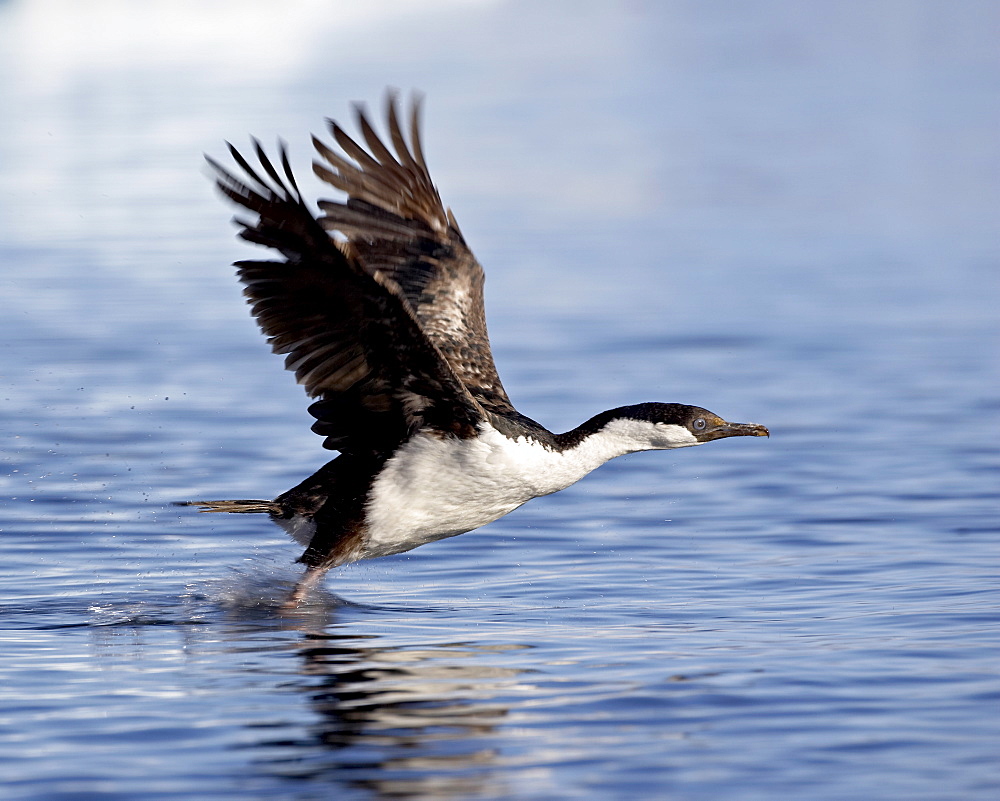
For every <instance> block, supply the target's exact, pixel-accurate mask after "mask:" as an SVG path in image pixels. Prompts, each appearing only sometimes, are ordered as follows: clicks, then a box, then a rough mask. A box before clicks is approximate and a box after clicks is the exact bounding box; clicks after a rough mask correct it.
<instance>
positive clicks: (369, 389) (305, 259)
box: [209, 141, 483, 453]
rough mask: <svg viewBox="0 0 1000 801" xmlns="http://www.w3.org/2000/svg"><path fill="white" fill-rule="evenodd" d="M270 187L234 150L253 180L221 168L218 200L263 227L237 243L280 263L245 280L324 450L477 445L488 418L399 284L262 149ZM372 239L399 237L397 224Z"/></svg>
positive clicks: (243, 265)
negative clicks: (309, 203) (420, 440)
mask: <svg viewBox="0 0 1000 801" xmlns="http://www.w3.org/2000/svg"><path fill="white" fill-rule="evenodd" d="M254 145H255V148H256V154H257V158H258V160H259V161H260V166H261V168H262V169H263V172H264V176H261V175H260V174H259V173H258V172H257V171H256V170H255V169H254V168H253V167H251V166H250V164H249V163H248V162H247V160H246V159H244V158H243V156H241V155H240V154H239V153H238V152H237V151H236V149H235V148H234V147H232V145H230V147H229V149H230V152H231V153H232V156H233V159H234V160H235V161H236V163H237V164H238V165H239V166H240V168H241V169H242V170H243V172H244V173H245V176H246V177H241V178H237V177H236V176H234V175H233V174H232V173H230V172H229V171H227V170H226V169H224V168H223V167H221V166H220V165H219V164H217V163H216V162H215V161H213V160H212V159H209V163H210V164H211V165H212V166H213V167H214V168H215V170H216V172H217V183H218V186H219V189H220V190H221V191H222V192H223V194H225V195H226V196H227V197H229V198H230V199H231V200H233V201H235V202H236V203H238V204H239V205H241V206H243V207H244V208H246V209H249V210H250V211H252V212H254V213H255V214H256V215H257V216H258V219H257V221H256V222H255V223H254V222H246V221H243V220H239V219H237V220H236V222H237V223H238V224H239V225H241V226H242V228H243V230H242V231H241V232H240V236H241V237H242V238H243V239H246V240H248V241H250V242H255V243H257V244H259V245H265V246H267V247H270V248H274V249H275V250H277V251H278V252H280V253H281V255H282V256H284V260H278V261H240V262H237V263H236V266H237V267H238V268H239V278H240V280H241V281H242V282H243V284H244V285H245V287H246V288H245V289H244V294H245V295H246V297H247V298H248V300H249V302H250V303H252V304H253V315H254V317H256V318H257V322H258V323H259V324H260V327H261V329H262V330H263V332H264V333H265V334H266V335H267V338H268V342H269V343H270V344H271V348H272V349H273V350H274V352H275V353H284V354H287V357H286V360H285V366H286V368H288V369H289V370H293V371H294V372H295V377H296V378H297V379H298V382H299V383H300V384H302V385H304V387H305V389H306V392H307V393H308V394H309V395H310V396H311V397H319V398H320V400H319V401H318V402H317V403H315V404H313V406H312V407H311V408H310V411H311V412H312V413H313V414H314V415H315V416H316V417H317V418H318V422H317V423H316V425H314V426H313V430H314V431H316V432H317V433H319V434H322V435H324V436H326V437H327V439H326V442H325V443H324V444H325V446H326V447H328V448H331V449H334V450H340V451H344V452H348V453H361V452H368V453H372V452H374V453H388V452H391V450H392V449H393V448H394V447H395V445H397V444H398V443H399V442H400V441H402V440H403V439H404V438H405V437H406V436H407V435H408V434H409V433H412V432H413V431H414V430H416V429H417V428H422V427H431V428H436V429H438V430H441V431H445V432H450V433H455V434H457V435H459V436H470V435H471V434H472V433H473V432H474V426H475V425H476V423H477V422H478V421H479V420H481V419H482V417H483V413H482V410H481V409H480V408H479V407H478V405H477V404H476V403H475V401H474V400H473V399H472V397H471V396H470V395H469V393H468V391H467V390H466V389H465V388H464V387H463V386H462V384H461V382H460V381H459V380H458V379H457V378H456V376H455V374H454V373H453V372H452V370H451V368H450V367H449V366H448V364H447V362H445V360H444V359H443V358H442V357H441V354H440V352H439V351H438V350H437V348H435V347H434V345H433V344H432V343H431V342H430V341H429V340H428V339H427V337H425V336H424V334H423V332H422V331H421V329H420V325H419V323H418V322H417V320H416V319H415V318H414V316H413V313H412V311H411V309H410V307H409V304H408V303H407V301H406V300H405V299H404V298H403V297H402V296H401V295H400V293H399V291H398V289H397V288H396V287H394V286H393V285H392V284H391V282H389V281H386V280H383V279H382V278H381V277H380V276H378V275H377V274H375V275H373V274H372V273H370V272H369V271H367V270H365V269H364V268H363V267H362V266H361V265H360V264H359V263H358V261H357V259H356V258H354V257H352V256H351V255H350V254H349V253H348V252H345V250H344V249H342V248H341V247H339V246H338V243H336V242H334V241H333V239H331V237H330V235H329V234H327V232H326V231H324V230H323V228H322V227H321V226H320V224H319V222H318V221H317V220H316V218H315V217H314V216H313V214H312V213H311V212H310V211H309V209H308V208H307V207H306V205H305V203H304V202H303V200H302V196H301V194H300V193H299V189H298V187H297V186H296V183H295V179H294V177H293V176H292V171H291V168H290V167H289V164H288V158H287V155H286V153H285V148H284V146H283V145H282V147H281V167H282V172H283V174H284V177H282V175H280V174H279V173H278V170H277V169H275V167H274V165H273V164H272V163H271V161H270V160H269V159H268V158H267V156H266V155H265V154H264V151H263V149H262V148H261V146H260V144H259V143H258V142H256V141H255V142H254ZM370 231H371V235H373V236H377V237H396V236H399V235H400V234H401V227H400V226H399V225H398V224H396V223H395V222H394V221H393V220H391V219H388V218H387V219H386V220H384V221H380V222H379V223H378V224H373V225H371V226H370Z"/></svg>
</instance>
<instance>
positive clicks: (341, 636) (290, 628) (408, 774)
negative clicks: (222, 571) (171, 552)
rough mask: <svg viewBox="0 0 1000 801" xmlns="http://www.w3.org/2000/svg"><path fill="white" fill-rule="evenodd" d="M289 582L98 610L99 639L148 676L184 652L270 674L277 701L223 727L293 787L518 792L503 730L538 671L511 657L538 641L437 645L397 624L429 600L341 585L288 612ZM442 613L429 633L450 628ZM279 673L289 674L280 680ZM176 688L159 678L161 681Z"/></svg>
mask: <svg viewBox="0 0 1000 801" xmlns="http://www.w3.org/2000/svg"><path fill="white" fill-rule="evenodd" d="M244 578H246V577H244ZM285 584H286V582H283V581H280V580H278V581H270V582H268V581H265V580H263V579H259V580H258V581H257V582H256V583H255V582H253V581H245V583H244V584H243V585H242V587H241V588H240V591H239V592H237V591H236V588H235V587H232V586H228V584H227V585H226V586H221V585H220V586H209V585H206V586H203V587H200V588H189V592H188V594H187V595H186V596H185V597H184V598H182V599H180V601H181V603H180V604H178V603H176V601H175V602H173V603H171V602H170V601H169V600H168V599H162V602H161V603H157V602H155V601H152V600H150V601H148V602H146V603H144V604H141V605H136V604H131V605H127V604H122V605H119V604H113V603H111V604H107V605H104V606H101V607H100V608H97V607H93V608H92V609H91V613H92V616H91V620H90V622H89V624H88V625H89V628H90V631H91V644H92V647H93V650H94V652H95V654H96V656H97V657H98V659H99V661H100V662H101V663H102V664H103V665H104V666H105V668H109V669H117V668H120V666H121V664H122V660H125V661H126V662H129V663H132V664H135V665H139V666H140V669H141V670H143V671H146V672H150V673H156V672H157V671H159V670H162V669H163V668H164V667H165V665H168V664H176V663H177V662H182V663H187V665H188V667H187V670H189V671H190V670H192V665H196V664H197V663H199V662H202V661H205V659H206V658H208V661H210V662H212V663H215V662H216V661H218V660H220V659H221V660H227V659H230V660H232V662H233V664H231V665H230V669H231V671H232V675H231V676H230V679H229V680H228V681H229V684H230V686H231V687H232V688H235V687H237V686H239V685H241V684H242V685H246V689H248V690H249V689H251V688H253V687H257V683H258V681H264V682H265V683H266V684H267V686H268V688H269V690H268V694H269V695H270V699H269V701H268V703H267V705H266V707H265V708H264V709H263V710H262V711H261V714H257V715H253V716H250V717H249V718H246V719H244V720H243V721H242V722H240V723H237V722H236V721H233V720H228V721H225V720H219V721H217V723H216V725H220V726H222V727H223V728H229V727H235V726H239V728H240V729H242V733H240V732H239V731H237V730H236V729H235V728H233V729H232V733H231V734H229V735H228V739H231V740H235V741H237V742H239V745H238V746H237V747H238V748H240V750H244V749H245V750H246V751H247V752H249V760H248V761H249V763H250V764H251V765H252V769H251V770H252V772H253V773H254V774H255V775H257V776H259V777H266V778H268V779H269V780H272V781H278V782H280V783H281V784H282V786H283V787H286V788H287V787H288V785H287V784H286V783H288V782H292V783H298V782H302V783H305V784H306V785H307V786H313V785H316V786H322V787H324V788H329V787H330V786H331V785H333V786H340V787H349V788H352V789H355V790H363V791H366V792H370V793H373V794H374V795H375V797H379V798H382V797H385V798H397V799H398V798H456V797H461V798H499V797H504V796H505V795H508V794H509V789H510V788H509V787H507V786H506V780H505V779H502V778H500V777H501V774H502V771H501V768H502V764H501V759H502V754H501V749H500V747H499V743H500V742H501V741H502V740H503V738H504V734H503V732H501V731H499V729H500V727H501V726H502V725H504V724H505V723H507V725H509V723H508V718H509V716H510V714H511V705H512V702H511V699H512V698H514V697H517V696H520V695H523V694H524V693H525V692H529V693H533V692H534V691H535V690H536V689H537V688H535V687H534V685H529V684H526V683H525V682H524V680H523V677H524V675H525V674H526V673H528V672H529V671H526V670H523V669H520V668H516V667H510V666H508V665H506V664H501V663H505V662H506V657H505V656H504V654H506V653H508V652H510V651H519V650H522V649H527V648H528V647H529V646H526V645H518V644H512V643H510V642H507V643H503V644H489V643H455V642H435V643H432V644H427V641H426V638H424V639H421V637H420V635H419V634H415V633H408V632H403V633H402V634H400V633H398V632H392V631H391V628H392V627H393V621H396V620H398V616H399V614H400V613H401V612H405V613H406V616H407V618H408V619H410V620H411V624H412V620H413V618H414V617H416V618H420V617H421V616H422V615H426V614H431V613H432V610H412V609H411V610H403V609H383V608H375V607H368V606H361V605H357V604H353V603H351V602H349V601H345V600H344V599H342V598H340V597H338V596H336V595H334V594H332V593H322V592H320V593H317V594H316V595H315V596H314V597H313V598H312V599H311V601H310V603H309V604H306V605H304V606H303V607H302V608H300V609H299V610H297V611H296V612H295V613H294V614H286V615H281V614H278V613H277V611H276V610H277V607H278V606H279V605H280V601H281V600H282V599H283V598H284V597H285V592H284V590H285V589H287V588H286V586H285ZM359 617H360V618H363V619H365V620H369V621H370V623H369V625H363V626H361V628H363V629H364V630H365V631H370V630H371V629H373V628H377V629H379V630H380V631H381V632H383V633H381V634H369V633H355V632H351V633H348V632H347V630H346V629H347V627H348V626H354V625H356V624H357V623H358V618H359ZM433 617H434V618H435V621H436V622H434V623H433V624H431V625H430V629H429V630H430V631H432V632H433V634H432V635H431V636H434V637H440V635H441V631H442V629H441V627H440V625H439V623H440V621H439V620H437V617H438V615H437V614H434V615H433ZM429 623H430V621H429ZM387 626H388V628H389V629H390V631H387ZM338 628H341V629H342V630H338ZM290 655H293V656H294V658H295V660H296V664H295V666H294V668H293V669H292V670H289V665H288V662H287V660H288V657H289V656H290ZM239 673H242V674H243V677H242V678H238V674H239ZM280 675H284V676H285V677H286V678H287V680H286V681H281V680H280V679H279V680H278V681H275V678H276V676H280ZM206 680H209V681H215V679H214V678H212V677H211V676H209V677H206ZM195 683H197V682H195ZM168 685H169V682H165V683H158V687H159V690H160V691H163V690H165V689H166V688H167V686H168ZM258 689H259V688H258ZM289 695H291V696H292V697H293V699H294V698H300V699H301V700H302V701H303V702H304V703H301V704H300V703H298V702H296V701H294V700H292V701H291V702H290V700H289ZM303 707H304V708H306V709H308V711H309V713H311V714H308V715H303V714H302V712H301V709H302V708H303ZM248 730H249V732H250V734H251V736H250V737H249V740H248V738H247V736H246V733H247V731H248Z"/></svg>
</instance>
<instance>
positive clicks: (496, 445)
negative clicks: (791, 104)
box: [365, 424, 607, 558]
mask: <svg viewBox="0 0 1000 801" xmlns="http://www.w3.org/2000/svg"><path fill="white" fill-rule="evenodd" d="M574 454H575V455H576V457H577V458H573V455H574ZM579 456H580V454H578V453H577V451H570V452H563V453H560V452H557V451H554V450H551V449H549V448H546V447H545V446H543V445H541V444H540V443H538V442H537V441H535V440H530V439H526V438H523V437H522V438H521V439H518V440H512V439H509V438H508V437H505V436H503V435H502V434H500V433H499V432H498V431H496V429H494V428H493V427H492V426H489V425H486V424H484V425H483V426H481V431H480V435H479V437H478V438H475V439H465V440H463V439H455V438H448V437H446V438H442V437H437V436H432V435H428V434H418V435H416V436H415V437H414V438H413V439H411V440H410V441H409V442H407V443H406V444H405V445H404V446H403V447H402V448H400V450H399V451H398V452H397V453H396V454H395V455H394V456H393V457H392V459H390V460H389V462H388V463H387V464H386V466H385V469H384V470H383V472H382V473H381V474H380V475H379V477H378V478H377V479H376V480H375V483H374V484H373V485H372V489H371V493H370V495H369V500H368V506H367V509H366V522H367V524H368V536H367V538H366V540H367V541H366V548H365V551H366V553H365V558H369V557H373V556H384V555H387V554H391V553H400V552H402V551H407V550H409V549H411V548H416V547H417V546H418V545H423V544H424V543H427V542H432V541H433V540H437V539H442V538H444V537H453V536H455V535H456V534H461V533H463V532H465V531H471V530H472V529H474V528H479V527H480V526H484V525H486V524H487V523H489V522H492V521H493V520H496V519H497V518H499V517H502V516H503V515H505V514H507V513H508V512H511V511H513V510H514V509H516V508H517V507H518V506H520V505H521V504H523V503H525V502H526V501H529V500H531V499H532V498H536V497H538V496H539V495H547V494H549V493H552V492H556V491H557V490H560V489H563V488H564V487H568V486H569V485H570V484H572V483H573V482H575V481H578V480H579V479H580V478H582V477H583V476H585V475H586V474H587V473H589V472H590V471H591V470H593V469H594V468H595V467H597V466H598V465H599V464H601V463H603V462H604V461H606V458H607V457H606V458H605V459H600V460H599V461H596V462H595V461H594V460H593V459H589V460H587V459H585V460H583V461H581V460H580V458H579Z"/></svg>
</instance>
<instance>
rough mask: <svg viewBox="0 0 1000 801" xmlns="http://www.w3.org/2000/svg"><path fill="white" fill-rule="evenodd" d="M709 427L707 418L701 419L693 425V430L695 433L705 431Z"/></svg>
mask: <svg viewBox="0 0 1000 801" xmlns="http://www.w3.org/2000/svg"><path fill="white" fill-rule="evenodd" d="M707 425H708V423H707V422H705V418H704V417H699V418H698V419H697V420H695V421H694V422H693V423H691V428H693V429H694V430H695V431H704V430H705V427H706V426H707Z"/></svg>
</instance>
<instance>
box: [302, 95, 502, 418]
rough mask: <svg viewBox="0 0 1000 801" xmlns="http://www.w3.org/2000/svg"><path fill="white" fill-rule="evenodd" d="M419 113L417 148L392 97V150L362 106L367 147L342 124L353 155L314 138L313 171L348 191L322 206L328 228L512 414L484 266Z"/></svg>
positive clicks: (340, 134) (483, 395)
mask: <svg viewBox="0 0 1000 801" xmlns="http://www.w3.org/2000/svg"><path fill="white" fill-rule="evenodd" d="M419 110H420V107H419V102H418V101H416V100H414V102H413V104H412V110H411V114H410V131H409V140H410V141H409V144H407V141H406V138H405V137H404V136H403V131H402V129H401V127H400V124H399V117H398V114H397V112H396V96H395V95H394V94H392V93H390V94H389V95H388V98H387V102H386V117H387V121H388V129H389V138H390V139H391V142H392V150H390V149H389V148H388V147H387V146H386V145H385V144H383V142H382V140H381V139H379V137H378V135H377V134H376V133H375V131H374V129H373V128H372V126H371V123H370V122H369V121H368V118H367V117H366V115H365V112H364V110H363V109H361V108H360V107H358V109H357V115H358V127H359V128H360V129H361V133H362V135H363V137H364V141H365V143H366V144H367V146H368V149H367V150H366V149H365V148H364V147H362V146H361V145H359V144H358V143H357V142H355V141H354V140H353V139H351V137H350V136H348V135H347V134H346V133H345V132H344V130H343V129H342V128H341V127H340V126H339V125H337V123H335V122H333V121H330V128H331V131H332V132H333V136H334V138H335V139H336V140H337V144H338V145H339V146H340V148H341V150H342V151H343V153H344V155H340V154H339V153H337V152H335V151H334V150H332V149H331V148H329V147H327V146H326V145H325V144H323V143H322V142H320V141H319V140H318V139H316V138H315V137H313V144H314V145H315V147H316V150H317V152H318V153H319V155H320V156H321V157H322V158H323V160H324V161H325V163H321V162H319V161H317V162H315V163H314V164H313V170H314V171H315V172H316V174H317V175H318V176H319V177H320V178H321V179H323V180H324V181H326V182H327V183H329V184H332V185H333V186H335V187H336V188H337V189H340V190H341V191H343V192H345V193H346V194H347V202H346V203H334V202H332V201H320V203H319V206H320V208H321V209H322V210H323V212H324V216H322V217H320V219H319V222H320V225H322V226H323V228H325V229H326V230H328V231H331V232H334V233H339V234H340V235H342V236H343V237H345V238H346V244H347V252H349V253H351V255H352V256H355V257H356V258H357V260H358V261H359V262H360V263H361V264H362V265H363V266H364V267H365V269H367V270H368V271H369V272H370V273H371V274H372V275H374V276H377V277H379V278H380V279H382V280H383V281H385V282H387V283H388V284H390V285H392V286H394V287H398V289H399V292H400V294H401V295H402V297H404V298H405V299H406V301H407V303H408V304H409V306H410V308H411V309H412V310H413V313H414V315H415V316H416V318H417V320H419V322H420V326H421V328H422V329H423V331H424V333H425V334H426V336H427V338H428V339H429V340H430V341H431V342H433V343H434V344H435V345H436V346H437V347H438V349H439V350H440V351H441V353H442V354H443V355H444V358H445V359H446V360H447V361H448V364H449V365H451V369H452V370H453V371H454V372H455V374H456V375H457V376H458V378H459V380H460V381H461V382H462V383H463V384H465V386H466V387H467V388H468V390H469V392H470V393H471V394H472V395H473V397H475V398H476V400H477V401H479V403H480V404H481V405H482V406H483V408H485V409H488V410H489V411H492V412H497V413H500V414H505V413H508V412H511V411H513V409H512V407H511V404H510V399H509V398H508V397H507V393H506V392H505V391H504V388H503V385H502V384H501V383H500V378H499V376H498V375H497V370H496V366H495V365H494V363H493V354H492V353H491V352H490V342H489V337H488V335H487V332H486V316H485V312H484V310H483V268H482V267H480V265H479V262H477V261H476V259H475V257H474V256H473V255H472V252H471V251H470V250H469V248H468V246H467V245H466V244H465V239H463V238H462V234H461V232H460V231H459V229H458V223H456V222H455V218H454V216H453V215H452V213H451V210H450V209H445V207H444V206H443V205H442V203H441V197H440V196H439V195H438V192H437V190H436V189H435V188H434V184H433V183H432V182H431V177H430V174H429V173H428V172H427V165H426V163H425V162H424V155H423V150H422V148H421V146H420V131H419V127H420V119H419ZM393 151H395V153H393Z"/></svg>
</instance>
